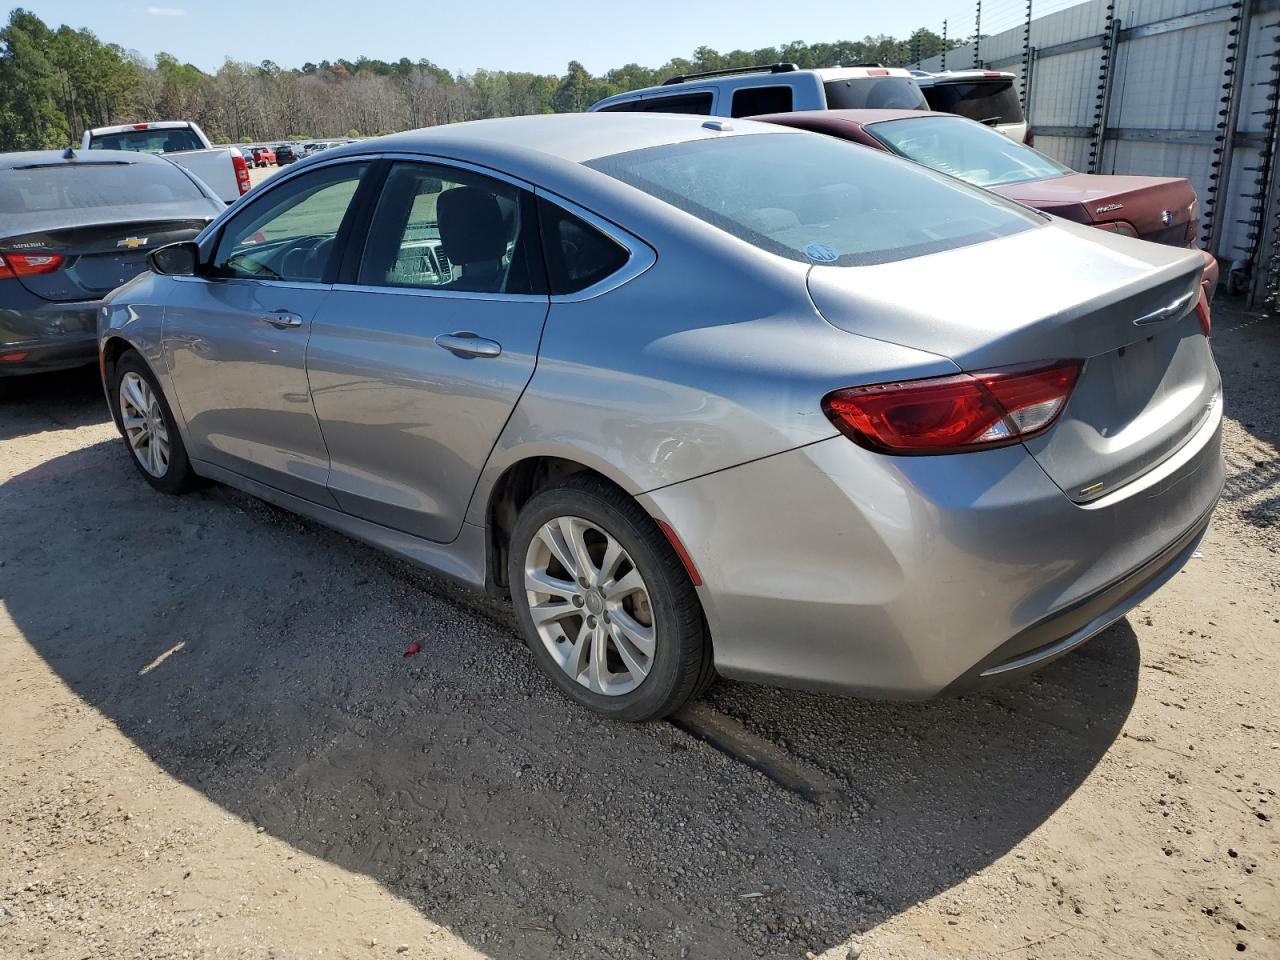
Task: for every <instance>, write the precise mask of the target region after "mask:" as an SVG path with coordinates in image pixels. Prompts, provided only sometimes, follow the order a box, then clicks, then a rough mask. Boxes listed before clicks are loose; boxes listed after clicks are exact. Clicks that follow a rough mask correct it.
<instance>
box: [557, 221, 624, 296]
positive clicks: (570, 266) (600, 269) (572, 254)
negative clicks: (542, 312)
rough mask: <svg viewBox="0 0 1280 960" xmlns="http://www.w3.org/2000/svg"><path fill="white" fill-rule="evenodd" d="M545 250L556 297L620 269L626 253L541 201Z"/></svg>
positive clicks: (593, 230) (585, 286) (597, 233)
mask: <svg viewBox="0 0 1280 960" xmlns="http://www.w3.org/2000/svg"><path fill="white" fill-rule="evenodd" d="M538 219H539V220H540V222H541V225H542V249H543V252H544V254H545V256H546V260H547V278H548V280H549V281H550V283H551V292H552V293H553V294H566V293H577V292H578V291H579V290H585V289H586V288H587V287H590V286H593V285H595V284H597V283H599V282H600V281H601V280H603V279H605V278H606V277H608V276H609V275H610V274H613V273H616V272H617V271H618V270H621V269H622V267H623V266H624V265H625V264H626V262H627V260H628V259H629V257H630V254H629V253H628V252H627V250H626V249H625V248H624V247H623V246H621V245H620V244H618V243H617V242H616V241H614V240H613V239H612V238H611V237H608V236H606V235H605V234H603V233H601V232H600V231H599V230H597V229H596V228H595V227H593V226H591V224H589V223H587V222H586V221H585V220H582V219H581V218H580V217H575V216H574V215H573V214H572V213H569V211H567V210H565V209H563V208H561V207H558V206H556V205H555V204H554V203H549V202H548V201H546V200H542V199H539V200H538Z"/></svg>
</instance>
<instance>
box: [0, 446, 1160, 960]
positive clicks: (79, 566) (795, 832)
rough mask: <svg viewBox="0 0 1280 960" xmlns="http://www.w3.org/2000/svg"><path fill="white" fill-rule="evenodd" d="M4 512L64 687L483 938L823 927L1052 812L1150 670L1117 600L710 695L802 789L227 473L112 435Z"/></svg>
mask: <svg viewBox="0 0 1280 960" xmlns="http://www.w3.org/2000/svg"><path fill="white" fill-rule="evenodd" d="M50 477H56V478H59V479H60V481H61V482H57V483H50V482H49V479H50ZM0 508H3V510H4V512H5V514H6V516H8V517H10V518H12V521H11V523H10V525H9V528H8V531H7V532H8V533H10V534H11V535H12V538H11V539H10V540H9V542H8V545H6V546H5V547H4V548H3V553H4V557H3V558H4V559H6V560H7V561H8V563H7V564H6V566H5V567H4V568H3V569H0V594H2V598H3V601H4V603H5V606H6V608H7V610H8V613H9V615H10V616H11V617H12V619H13V621H14V622H15V623H16V625H17V627H18V629H19V630H20V631H21V633H22V636H23V637H24V638H25V640H26V642H27V643H29V644H30V645H31V646H32V647H33V648H34V649H35V650H36V651H37V652H38V653H39V655H40V656H41V657H43V659H44V660H45V661H46V662H47V663H48V664H49V666H50V667H51V668H52V669H53V670H54V671H56V672H57V674H58V675H59V676H60V677H61V678H62V679H63V681H64V682H65V683H66V684H67V685H68V686H69V688H70V689H71V690H73V691H74V692H75V694H76V695H77V696H79V697H80V698H82V699H83V700H84V702H85V703H87V704H88V705H90V706H91V707H92V708H94V709H95V710H97V711H100V712H101V713H102V714H103V715H104V716H105V717H107V718H108V719H109V720H110V721H111V723H112V724H114V725H115V726H116V727H117V728H118V729H119V730H120V731H121V732H122V733H124V734H125V735H126V736H127V737H129V738H130V739H131V740H132V742H133V743H135V744H136V745H137V746H138V747H139V748H140V749H141V750H143V751H144V752H145V753H146V754H147V755H148V756H149V757H150V758H151V759H152V760H153V761H154V762H155V763H156V764H157V765H158V766H159V767H160V768H161V769H162V770H164V771H165V772H166V773H167V774H169V775H170V776H172V777H174V778H176V779H177V780H179V781H181V782H182V783H184V784H187V785H190V786H191V787H193V788H194V789H196V790H198V791H200V792H201V793H202V794H204V795H205V796H207V797H208V798H210V799H211V800H213V801H215V802H216V803H218V804H219V805H221V806H222V807H223V808H225V809H226V810H228V811H230V812H231V813H233V814H235V815H236V816H238V817H240V818H243V819H244V820H245V821H247V822H250V823H253V824H256V825H258V826H260V827H262V828H264V829H265V830H266V831H269V832H270V833H271V834H273V835H274V836H276V837H278V838H280V839H281V840H283V841H286V842H287V843H289V844H291V845H293V846H294V847H295V848H297V849H298V850H301V851H305V852H307V853H309V854H313V855H315V856H318V857H322V858H325V859H327V860H329V861H331V862H333V863H335V864H338V865H340V866H342V867H344V868H346V869H349V870H354V871H360V872H363V873H365V874H367V875H368V876H370V877H373V878H375V879H376V880H377V881H378V882H380V883H381V884H383V885H384V886H385V887H386V889H388V890H389V891H390V892H392V893H394V894H395V895H396V896H398V897H401V898H403V899H404V900H406V901H408V902H410V903H412V904H414V905H415V906H416V907H417V908H418V909H419V910H420V911H422V913H423V914H424V915H426V916H427V917H429V918H430V919H431V920H432V921H434V922H435V923H438V924H442V925H445V926H447V927H448V928H449V929H451V930H452V931H453V932H454V933H455V934H456V935H458V936H460V937H462V938H463V939H465V940H466V941H468V942H469V943H471V944H472V945H474V946H476V947H477V948H478V949H481V950H483V951H485V952H488V953H491V954H492V955H494V956H519V957H525V958H536V957H544V956H545V957H550V956H559V955H566V953H567V954H568V955H578V956H590V957H603V956H610V957H637V958H640V957H668V956H671V957H675V956H686V955H687V956H690V957H706V958H715V960H722V958H724V957H731V956H732V957H737V956H748V955H757V956H787V957H794V956H798V955H802V954H803V952H804V951H805V950H819V951H820V950H822V949H825V948H827V947H830V946H832V945H834V944H838V943H840V942H842V941H843V940H845V939H846V938H848V937H849V936H850V935H854V934H857V933H859V932H862V931H865V930H867V929H869V928H870V927H873V926H875V925H877V924H879V923H881V922H883V921H884V920H886V919H888V918H890V917H892V916H894V915H895V914H897V913H899V912H901V911H902V910H904V909H906V908H908V907H910V906H911V905H913V904H915V903H916V902H918V901H921V900H925V899H928V898H929V897H932V896H934V895H935V894H938V893H939V892H941V891H944V890H946V889H948V888H949V887H951V886H953V885H954V884H956V883H959V882H961V881H963V880H964V879H965V878H966V877H968V876H971V875H972V874H974V873H975V872H976V871H978V870H981V869H982V868H984V867H986V866H988V865H989V864H991V863H992V862H993V861H994V860H996V859H997V858H999V857H1001V856H1002V855H1003V854H1005V853H1006V852H1007V851H1009V850H1010V849H1011V848H1012V847H1013V846H1014V845H1015V844H1017V843H1019V842H1020V841H1021V840H1022V839H1023V838H1025V837H1026V836H1027V835H1028V834H1029V833H1030V832H1031V831H1033V830H1034V829H1036V828H1037V827H1038V826H1039V825H1040V824H1042V823H1043V822H1044V821H1045V819H1046V818H1047V817H1049V816H1050V815H1051V814H1052V813H1053V812H1054V810H1056V809H1057V808H1058V806H1059V805H1060V804H1062V803H1063V802H1064V801H1065V800H1066V799H1067V798H1068V797H1070V796H1071V794H1072V793H1073V792H1074V791H1075V790H1076V789H1077V788H1078V787H1079V786H1080V784H1081V783H1082V781H1084V780H1085V779H1086V778H1087V777H1088V776H1089V775H1090V772H1091V771H1092V770H1093V769H1094V767H1095V765H1096V764H1097V763H1098V761H1099V759H1100V758H1101V757H1102V756H1103V755H1104V753H1105V752H1106V751H1107V749H1108V747H1109V745H1110V744H1111V743H1112V742H1113V741H1114V740H1115V739H1116V737H1117V736H1118V735H1119V732H1120V730H1121V727H1122V725H1123V723H1124V721H1125V718H1126V716H1127V715H1128V712H1129V710H1130V708H1131V706H1132V703H1133V700H1134V696H1135V692H1136V688H1137V683H1138V672H1139V650H1138V644H1137V640H1136V638H1135V635H1134V633H1133V631H1132V630H1131V629H1130V628H1129V627H1128V625H1127V624H1126V623H1124V622H1123V621H1122V622H1121V623H1120V624H1119V625H1117V626H1116V627H1113V628H1112V629H1110V630H1109V631H1107V632H1106V633H1105V634H1104V635H1102V636H1100V637H1099V638H1097V639H1096V640H1094V641H1093V642H1091V643H1090V644H1089V645H1087V646H1086V647H1085V648H1084V649H1083V650H1082V651H1080V652H1078V653H1076V654H1074V655H1072V656H1069V657H1067V658H1064V659H1062V660H1060V661H1058V662H1057V663H1055V664H1053V665H1051V666H1049V667H1048V668H1046V669H1045V670H1044V671H1043V672H1042V673H1040V674H1039V675H1037V676H1036V677H1034V678H1031V679H1026V680H1023V681H1021V682H1020V683H1018V684H1015V685H1013V686H1011V687H1008V688H1003V689H1000V690H996V691H993V692H986V693H981V694H974V695H969V696H965V697H962V698H957V699H948V700H942V701H938V702H932V703H917V704H892V703H876V702H869V701H857V700H845V699H839V698H835V697H829V696H819V695H813V694H806V693H798V692H793V691H784V690H773V689H766V688H762V687H752V686H748V685H743V684H733V683H727V682H722V683H721V684H719V685H717V686H716V687H714V688H713V689H712V691H711V692H710V694H709V698H710V702H711V704H713V705H714V706H715V707H716V708H717V709H719V710H722V711H724V712H726V713H728V714H730V715H732V716H733V717H734V718H736V719H737V720H738V721H740V722H741V723H742V724H743V725H744V726H745V727H746V728H747V729H748V730H749V731H751V732H752V733H754V734H756V735H757V736H760V737H764V738H766V739H768V740H770V741H772V742H773V743H774V744H775V745H777V746H779V747H781V748H782V749H784V750H785V751H787V752H788V753H789V754H790V755H791V756H793V757H795V758H796V759H797V762H801V763H804V764H808V765H810V766H811V767H813V768H816V769H818V770H820V771H821V772H822V773H823V775H824V776H825V777H826V778H827V779H828V780H829V781H830V782H832V783H834V784H835V785H836V786H837V788H838V789H837V794H836V796H835V798H834V799H831V800H829V801H827V802H825V803H820V804H815V803H810V802H807V801H805V800H802V799H800V798H799V797H798V796H796V795H795V794H793V793H790V792H789V791H787V790H786V789H784V788H783V787H781V786H779V785H778V784H777V783H775V782H773V781H771V780H769V779H767V778H766V777H764V776H763V775H761V774H760V773H759V772H757V771H756V770H755V769H753V768H751V767H749V766H747V765H746V764H744V763H742V762H739V761H738V760H736V759H734V758H733V757H732V756H729V755H727V754H724V753H721V752H719V751H717V750H716V749H714V748H712V747H711V746H709V745H707V744H705V743H703V742H701V741H700V740H698V739H696V738H694V737H691V736H689V735H688V734H686V733H684V732H682V731H681V730H679V729H677V728H676V727H674V726H672V725H671V724H667V723H652V724H645V725H638V726H630V725H624V724H616V723H611V722H607V721H604V720H600V719H597V718H595V717H594V716H592V715H590V714H588V713H586V712H584V711H582V710H580V709H578V708H576V707H573V706H571V705H569V704H568V703H566V702H565V701H564V700H562V699H561V698H560V697H559V696H558V695H557V694H556V693H555V692H554V691H553V689H552V688H551V686H550V684H549V683H548V682H547V681H545V680H544V679H543V678H542V676H541V675H540V674H539V673H538V671H537V669H536V667H535V666H534V664H533V661H532V659H531V658H530V656H529V655H528V653H527V651H526V650H525V649H524V647H523V646H522V645H520V644H519V643H518V642H517V641H516V640H515V638H514V633H513V631H512V629H511V628H510V626H509V625H508V624H507V623H506V622H504V619H503V618H502V617H501V616H498V617H496V618H495V617H494V616H492V615H481V613H479V612H477V611H478V610H481V609H482V608H484V606H485V604H484V603H483V601H481V600H479V599H478V598H476V597H474V596H473V595H471V594H469V593H467V592H465V591H462V590H459V589H456V588H452V587H448V586H446V585H443V584H440V583H438V582H436V581H434V580H433V579H431V578H430V577H427V576H425V575H423V574H421V573H420V572H418V571H416V570H413V569H411V568H409V567H407V566H405V565H404V564H401V563H400V562H398V561H395V560H392V559H389V558H387V557H385V556H383V555H381V554H379V553H377V552H375V551H374V550H372V549H370V548H367V547H365V546H363V545H360V544H357V543H354V542H352V541H350V540H347V539H345V538H344V537H342V536H340V535H337V534H335V533H332V532H330V531H328V530H325V529H323V528H320V527H318V526H316V525H314V524H311V523H309V522H307V521H303V520H300V519H298V518H296V517H294V516H292V515H290V514H287V513H284V512H282V511H279V510H276V509H274V508H272V507H269V506H267V505H265V504H263V503H261V502H259V501H256V500H253V499H252V498H249V497H245V496H242V495H240V494H238V493H234V492H231V491H228V490H226V489H225V488H220V487H210V488H207V489H205V490H202V491H198V492H196V493H195V494H192V495H190V496H187V497H182V498H171V497H164V496H162V495H159V494H156V493H153V492H152V491H151V490H150V489H149V488H148V487H146V486H145V485H144V484H143V483H142V482H141V480H140V479H139V478H138V477H137V476H136V475H135V472H134V470H133V467H132V465H131V464H130V463H129V462H128V457H127V453H126V452H125V451H124V450H123V449H122V447H121V445H120V443H119V441H118V440H117V441H114V442H110V443H108V442H105V441H104V442H101V443H98V444H95V445H92V446H89V447H85V448H82V449H79V450H76V451H75V452H72V453H68V454H66V455H65V456H61V457H58V458H56V459H54V460H51V461H49V462H47V463H45V464H43V465H41V466H40V467H38V468H35V469H33V470H31V471H28V472H26V473H23V474H20V475H18V476H16V477H14V478H12V479H10V480H9V481H8V482H6V483H4V484H2V485H0ZM413 642H418V643H420V645H421V653H419V654H417V655H416V656H414V657H412V658H408V659H406V658H405V657H404V656H402V653H403V652H404V651H405V649H406V648H407V647H408V646H409V644H410V643H413ZM682 951H687V954H686V953H684V952H682Z"/></svg>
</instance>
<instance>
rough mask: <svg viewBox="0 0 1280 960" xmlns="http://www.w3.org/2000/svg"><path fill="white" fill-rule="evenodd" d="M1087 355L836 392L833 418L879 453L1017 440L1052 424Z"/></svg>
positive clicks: (825, 405)
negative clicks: (1075, 358)
mask: <svg viewBox="0 0 1280 960" xmlns="http://www.w3.org/2000/svg"><path fill="white" fill-rule="evenodd" d="M1080 367H1081V361H1079V360H1060V361H1056V362H1054V363H1049V364H1024V365H1020V366H1015V367H996V368H993V369H990V370H979V371H977V372H974V373H961V374H957V375H955V376H947V377H931V378H929V379H926V380H905V381H899V382H897V383H878V384H874V385H872V386H867V387H849V388H847V389H844V390H836V391H835V392H834V393H830V394H828V395H827V396H826V397H824V398H823V401H822V410H823V412H824V413H825V414H826V415H827V418H828V419H829V420H830V421H831V422H832V423H833V424H835V426H836V428H837V429H839V430H840V432H841V433H843V434H844V435H845V436H847V437H848V438H849V439H850V440H852V441H853V442H854V443H857V444H858V445H859V446H863V447H866V448H867V449H868V450H875V451H877V452H880V453H894V454H938V453H961V452H964V451H968V450H981V449H988V448H992V447H999V446H1005V445H1007V444H1011V443H1018V442H1019V441H1021V440H1026V439H1028V438H1029V437H1033V436H1035V435H1036V434H1038V433H1042V432H1044V431H1045V430H1047V429H1049V427H1050V426H1052V425H1053V422H1054V421H1055V420H1057V419H1058V415H1059V414H1060V413H1062V409H1063V408H1064V407H1065V406H1066V405H1067V399H1068V398H1069V397H1070V396H1071V391H1072V390H1073V389H1074V388H1075V385H1076V380H1077V378H1078V377H1079V376H1080Z"/></svg>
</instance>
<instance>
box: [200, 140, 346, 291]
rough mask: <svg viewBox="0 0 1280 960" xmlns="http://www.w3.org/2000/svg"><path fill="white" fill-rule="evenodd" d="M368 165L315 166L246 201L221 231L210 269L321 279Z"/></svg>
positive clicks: (238, 274)
mask: <svg viewBox="0 0 1280 960" xmlns="http://www.w3.org/2000/svg"><path fill="white" fill-rule="evenodd" d="M367 166H368V165H367V164H364V163H352V164H342V165H341V166H336V167H327V168H325V169H323V170H316V171H315V172H313V173H309V174H306V175H305V176H301V177H298V178H296V179H295V180H292V181H290V182H289V183H286V184H284V185H283V186H281V187H278V188H277V189H275V190H271V191H269V192H268V193H267V194H266V195H264V196H262V197H260V198H258V199H257V200H255V201H254V202H252V203H250V204H249V206H248V207H246V208H245V210H244V211H243V212H241V213H240V214H239V215H237V216H236V217H235V218H234V219H233V220H232V221H231V222H230V223H229V224H228V225H227V227H226V229H225V230H224V231H223V233H222V239H221V240H219V241H218V251H217V253H216V254H215V255H214V272H215V273H216V274H217V275H219V276H223V277H249V278H254V279H259V280H307V281H313V282H318V281H320V280H322V279H323V278H324V272H325V267H326V265H327V264H328V262H329V258H330V257H331V255H332V254H333V250H334V246H335V240H336V238H337V235H338V228H339V227H340V226H341V225H342V219H343V217H345V216H346V213H347V208H348V207H349V206H350V205H351V199H352V197H354V196H355V192H356V187H357V186H359V183H360V177H361V176H362V175H363V173H364V171H365V169H366V168H367Z"/></svg>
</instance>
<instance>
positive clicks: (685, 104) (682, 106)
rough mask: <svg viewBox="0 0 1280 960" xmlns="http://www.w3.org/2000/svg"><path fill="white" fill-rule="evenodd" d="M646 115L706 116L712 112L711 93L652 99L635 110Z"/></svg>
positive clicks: (641, 103) (642, 101)
mask: <svg viewBox="0 0 1280 960" xmlns="http://www.w3.org/2000/svg"><path fill="white" fill-rule="evenodd" d="M635 109H636V110H639V111H643V112H644V113H692V114H696V115H698V116H705V115H706V114H709V113H710V112H711V93H710V91H704V92H702V93H685V94H680V95H679V96H672V97H650V98H648V99H645V100H641V101H640V105H639V106H637V107H636V108H635Z"/></svg>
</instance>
